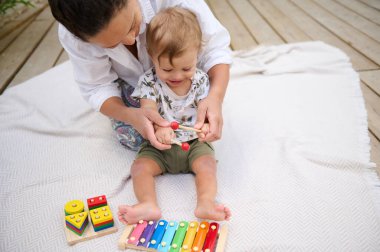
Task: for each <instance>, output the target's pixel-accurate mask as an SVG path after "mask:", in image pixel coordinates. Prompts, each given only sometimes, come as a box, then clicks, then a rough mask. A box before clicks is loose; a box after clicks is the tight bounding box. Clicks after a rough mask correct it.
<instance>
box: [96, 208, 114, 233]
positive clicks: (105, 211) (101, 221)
mask: <svg viewBox="0 0 380 252" xmlns="http://www.w3.org/2000/svg"><path fill="white" fill-rule="evenodd" d="M90 216H91V222H92V225H93V226H94V230H95V232H98V231H100V230H103V229H106V228H109V227H113V224H114V221H113V216H112V212H111V209H110V207H109V206H103V207H99V208H95V209H92V210H90Z"/></svg>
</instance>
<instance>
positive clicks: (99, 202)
mask: <svg viewBox="0 0 380 252" xmlns="http://www.w3.org/2000/svg"><path fill="white" fill-rule="evenodd" d="M87 205H88V209H90V210H92V209H95V208H98V207H102V206H106V205H107V199H106V196H105V195H101V196H96V197H93V198H89V199H87Z"/></svg>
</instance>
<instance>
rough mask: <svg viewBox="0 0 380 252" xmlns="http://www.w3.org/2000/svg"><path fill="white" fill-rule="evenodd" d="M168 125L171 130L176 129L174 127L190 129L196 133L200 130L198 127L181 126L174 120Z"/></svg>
mask: <svg viewBox="0 0 380 252" xmlns="http://www.w3.org/2000/svg"><path fill="white" fill-rule="evenodd" d="M170 127H171V128H172V129H173V130H176V129H178V128H180V129H183V130H191V131H195V132H198V133H201V132H202V131H201V130H200V129H195V128H192V127H187V126H183V125H180V124H179V123H178V122H175V121H174V122H171V123H170Z"/></svg>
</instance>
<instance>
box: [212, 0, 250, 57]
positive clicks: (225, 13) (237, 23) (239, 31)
mask: <svg viewBox="0 0 380 252" xmlns="http://www.w3.org/2000/svg"><path fill="white" fill-rule="evenodd" d="M207 2H208V5H209V6H210V8H211V10H212V11H213V12H214V14H215V16H216V17H217V18H218V19H219V21H220V22H221V23H222V24H223V25H224V26H225V27H226V29H227V30H228V31H229V33H230V35H231V47H232V49H234V50H241V49H247V48H251V47H253V46H256V45H257V43H256V41H255V40H254V39H253V37H252V35H251V34H250V33H249V31H248V30H247V28H246V27H245V26H244V24H243V23H242V22H241V20H240V19H239V16H238V15H237V14H236V13H235V12H234V11H233V9H232V8H231V6H230V5H229V4H228V3H227V1H226V0H208V1H207Z"/></svg>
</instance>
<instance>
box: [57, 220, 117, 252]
mask: <svg viewBox="0 0 380 252" xmlns="http://www.w3.org/2000/svg"><path fill="white" fill-rule="evenodd" d="M63 225H64V226H63V228H64V229H65V234H66V240H67V243H68V244H69V245H70V246H71V245H74V244H76V243H78V242H82V241H88V240H91V239H94V238H98V237H102V236H105V235H109V234H112V233H116V232H117V230H118V228H117V226H116V222H115V221H114V226H113V227H110V228H106V229H104V230H100V231H98V232H95V230H94V227H93V226H92V224H91V221H90V220H89V223H88V225H87V227H86V229H85V230H84V232H83V234H82V236H80V235H77V234H75V233H74V232H73V231H71V230H70V229H68V228H67V227H66V221H65V220H64V223H63Z"/></svg>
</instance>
